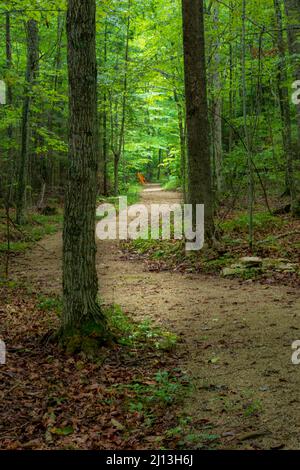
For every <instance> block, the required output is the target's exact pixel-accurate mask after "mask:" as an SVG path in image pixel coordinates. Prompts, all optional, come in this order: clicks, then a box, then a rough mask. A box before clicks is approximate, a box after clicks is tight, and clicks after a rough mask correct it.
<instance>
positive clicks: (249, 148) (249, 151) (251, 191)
mask: <svg viewBox="0 0 300 470" xmlns="http://www.w3.org/2000/svg"><path fill="white" fill-rule="evenodd" d="M242 6H243V18H242V87H243V118H244V133H245V144H246V149H247V166H248V214H249V219H248V226H249V246H250V249H251V250H252V247H253V241H254V232H253V231H254V224H253V215H254V214H253V204H254V175H253V163H252V143H251V138H250V134H249V128H248V122H247V81H246V78H247V77H246V33H247V31H246V7H247V5H246V0H243V4H242Z"/></svg>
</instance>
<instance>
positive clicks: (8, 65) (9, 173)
mask: <svg viewBox="0 0 300 470" xmlns="http://www.w3.org/2000/svg"><path fill="white" fill-rule="evenodd" d="M5 45H6V69H7V72H8V73H9V72H10V70H11V68H12V47H11V30H10V13H9V12H7V13H6V22H5ZM12 103H13V91H12V86H11V79H10V76H8V80H6V104H7V105H8V106H12ZM7 137H8V145H9V148H8V152H7V191H6V206H7V208H9V207H10V204H11V202H12V193H13V179H14V177H13V173H14V161H13V152H12V147H11V141H12V138H13V127H12V125H11V124H10V125H9V126H8V128H7Z"/></svg>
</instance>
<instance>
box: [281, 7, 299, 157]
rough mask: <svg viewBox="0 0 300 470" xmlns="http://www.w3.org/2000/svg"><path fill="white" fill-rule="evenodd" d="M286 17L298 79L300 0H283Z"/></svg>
mask: <svg viewBox="0 0 300 470" xmlns="http://www.w3.org/2000/svg"><path fill="white" fill-rule="evenodd" d="M284 3H285V11H286V16H287V19H288V45H289V52H290V55H291V57H292V65H293V69H294V78H295V80H300V0H284ZM297 124H298V154H299V155H300V104H298V105H297Z"/></svg>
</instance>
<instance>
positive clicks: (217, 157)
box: [212, 5, 223, 192]
mask: <svg viewBox="0 0 300 470" xmlns="http://www.w3.org/2000/svg"><path fill="white" fill-rule="evenodd" d="M213 19H214V29H215V30H218V27H219V7H218V5H216V6H215V8H214V18H213ZM219 48H220V39H217V44H216V52H215V58H214V72H213V93H214V97H213V105H212V108H213V125H212V129H213V135H212V138H213V151H214V161H215V169H216V182H217V190H218V192H221V191H222V188H223V151H222V97H221V89H222V85H221V79H220V62H221V60H220V53H219Z"/></svg>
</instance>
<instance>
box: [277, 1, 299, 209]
mask: <svg viewBox="0 0 300 470" xmlns="http://www.w3.org/2000/svg"><path fill="white" fill-rule="evenodd" d="M274 8H275V17H276V25H277V38H276V39H277V47H278V51H279V63H278V75H277V80H278V94H279V101H280V112H281V119H282V140H283V148H284V153H285V161H286V169H285V184H286V193H287V194H289V196H290V200H291V207H292V212H294V210H295V204H296V194H295V180H294V155H293V146H292V125H291V110H290V95H289V90H288V88H287V82H288V77H287V68H286V67H287V63H286V51H285V43H284V38H283V23H282V13H281V0H274Z"/></svg>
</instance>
